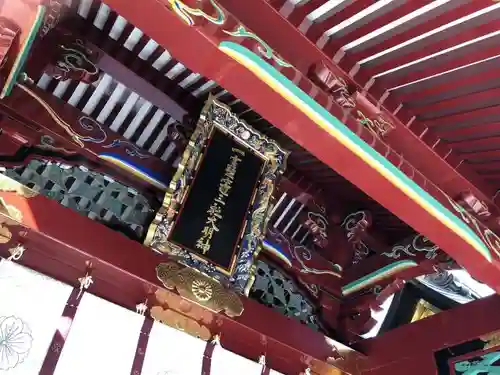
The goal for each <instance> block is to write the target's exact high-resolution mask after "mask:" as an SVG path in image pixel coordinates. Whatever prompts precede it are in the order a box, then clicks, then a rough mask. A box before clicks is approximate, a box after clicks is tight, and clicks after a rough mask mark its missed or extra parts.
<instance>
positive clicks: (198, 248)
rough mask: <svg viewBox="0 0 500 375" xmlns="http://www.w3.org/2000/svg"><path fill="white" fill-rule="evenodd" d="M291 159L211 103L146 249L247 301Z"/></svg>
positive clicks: (175, 177) (181, 163) (276, 146)
mask: <svg viewBox="0 0 500 375" xmlns="http://www.w3.org/2000/svg"><path fill="white" fill-rule="evenodd" d="M287 157H288V152H287V151H285V150H283V149H281V147H280V146H279V145H278V144H277V143H276V142H275V141H274V140H272V139H269V138H267V137H266V136H264V135H262V134H260V133H259V132H257V131H256V130H254V129H252V128H251V127H249V126H248V125H247V124H246V123H245V122H244V121H241V120H240V119H239V118H238V117H237V116H236V115H234V114H233V113H231V110H230V108H229V107H227V106H225V105H224V104H222V103H219V102H218V101H216V100H215V99H214V98H212V97H210V98H209V100H208V101H207V103H206V105H205V107H204V109H203V111H202V112H201V115H200V118H199V120H198V124H197V127H196V130H195V131H194V133H193V135H192V137H191V139H190V141H189V144H188V146H187V147H186V150H185V151H184V154H183V157H182V160H181V162H180V163H179V166H178V169H177V172H176V174H175V175H174V177H173V179H172V181H171V182H170V185H169V188H168V190H167V193H166V194H165V198H164V201H163V205H162V207H161V208H160V210H159V211H158V213H157V214H156V217H155V219H154V221H153V223H152V224H151V226H150V228H149V231H148V235H147V237H146V241H145V244H146V246H150V247H151V248H153V249H154V250H156V251H158V252H161V253H168V254H170V255H172V256H175V257H177V259H179V262H181V263H182V264H184V265H186V266H189V267H193V268H195V269H196V270H198V271H200V272H202V273H203V274H205V275H207V276H209V277H210V278H212V279H215V280H217V281H219V282H221V283H222V284H224V285H231V287H233V288H234V289H235V290H237V291H238V292H239V293H242V294H247V293H248V292H249V290H250V287H251V285H252V283H253V280H254V276H253V272H254V270H255V267H253V263H254V259H255V258H256V257H257V255H258V252H259V250H260V247H259V244H260V242H261V241H262V239H263V237H264V234H265V232H266V226H267V221H268V220H267V219H268V214H269V212H270V206H271V205H270V201H271V197H272V195H273V191H274V188H275V185H276V181H277V179H278V178H279V176H281V174H282V173H283V171H284V169H285V167H286V160H287ZM219 232H220V234H219Z"/></svg>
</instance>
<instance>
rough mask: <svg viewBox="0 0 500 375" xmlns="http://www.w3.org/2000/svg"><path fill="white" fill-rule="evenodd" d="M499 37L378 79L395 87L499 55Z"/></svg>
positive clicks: (386, 84) (389, 86) (387, 85)
mask: <svg viewBox="0 0 500 375" xmlns="http://www.w3.org/2000/svg"><path fill="white" fill-rule="evenodd" d="M499 39H500V38H492V39H490V40H487V41H483V42H481V43H475V44H474V45H470V46H467V47H464V49H463V50H462V49H460V50H454V51H450V52H449V53H448V54H446V55H445V56H443V58H445V59H446V61H444V62H443V58H441V59H440V58H439V56H437V57H435V58H433V59H431V60H429V61H426V62H425V65H429V66H428V67H426V68H423V67H422V66H420V67H419V64H416V65H415V66H412V67H411V70H410V71H408V70H406V69H403V70H400V71H398V72H395V73H394V74H389V75H387V76H383V77H380V79H379V80H380V81H381V82H382V83H383V84H384V85H385V86H386V87H387V88H391V87H397V86H400V85H404V84H407V83H411V82H414V81H417V80H420V79H424V78H428V77H431V76H434V75H437V74H441V73H446V72H448V71H451V70H453V69H457V68H460V67H463V66H465V65H468V64H472V63H475V62H477V61H480V60H483V59H487V58H491V57H493V56H497V55H500V43H498V41H499ZM486 42H488V43H494V44H493V45H491V46H487V47H486V48H482V47H481V44H483V43H486ZM454 55H459V57H456V58H453V56H454Z"/></svg>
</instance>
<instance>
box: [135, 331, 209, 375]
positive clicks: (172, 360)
mask: <svg viewBox="0 0 500 375" xmlns="http://www.w3.org/2000/svg"><path fill="white" fill-rule="evenodd" d="M206 345H207V343H206V342H205V341H203V340H200V339H197V338H194V337H192V336H190V335H188V334H186V333H183V332H180V331H177V330H175V329H173V328H170V327H168V326H166V325H164V324H162V323H158V322H155V323H154V325H153V328H152V330H151V333H150V335H149V341H148V349H147V351H146V357H145V358H144V364H143V367H142V374H141V375H194V374H196V375H198V374H200V375H201V373H202V371H201V370H202V367H203V353H204V352H205V348H206Z"/></svg>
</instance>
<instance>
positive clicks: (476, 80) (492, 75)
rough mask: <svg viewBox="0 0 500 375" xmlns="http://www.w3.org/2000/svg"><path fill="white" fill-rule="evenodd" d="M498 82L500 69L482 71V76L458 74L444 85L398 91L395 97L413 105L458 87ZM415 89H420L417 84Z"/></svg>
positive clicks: (443, 83) (411, 109)
mask: <svg viewBox="0 0 500 375" xmlns="http://www.w3.org/2000/svg"><path fill="white" fill-rule="evenodd" d="M464 75H465V76H464ZM496 80H500V69H489V70H486V71H481V73H480V74H478V73H473V74H470V75H466V74H462V75H460V74H457V75H454V76H453V78H452V77H450V79H448V80H446V81H444V82H442V83H438V84H436V85H432V86H430V87H428V88H424V89H421V90H418V89H415V90H409V91H408V92H407V93H400V92H399V90H396V91H395V93H394V95H396V96H397V97H398V98H399V99H400V100H401V102H403V103H413V102H415V101H419V100H425V99H427V98H429V97H432V96H439V95H440V94H443V93H448V92H454V91H455V89H456V88H457V87H458V86H460V87H462V88H463V87H468V86H475V85H479V84H481V83H484V82H491V81H496ZM415 87H418V84H416V86H415ZM410 111H411V112H413V108H410Z"/></svg>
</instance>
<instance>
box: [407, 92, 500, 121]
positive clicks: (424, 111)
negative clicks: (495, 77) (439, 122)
mask: <svg viewBox="0 0 500 375" xmlns="http://www.w3.org/2000/svg"><path fill="white" fill-rule="evenodd" d="M499 97H500V87H498V88H494V89H491V90H485V91H480V92H475V93H472V94H466V95H460V96H457V97H454V98H451V99H445V100H442V101H438V102H435V103H431V104H428V105H422V106H419V107H416V108H412V112H413V113H414V114H415V115H422V116H425V117H426V120H428V119H431V118H432V117H439V113H440V112H441V111H455V112H463V111H464V110H470V109H474V106H478V107H481V106H482V107H487V106H489V105H493V104H496V103H498V98H499ZM433 115H434V116H433ZM431 116H432V117H431Z"/></svg>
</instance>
